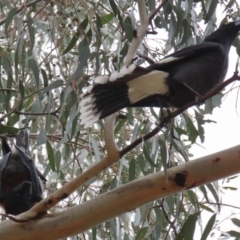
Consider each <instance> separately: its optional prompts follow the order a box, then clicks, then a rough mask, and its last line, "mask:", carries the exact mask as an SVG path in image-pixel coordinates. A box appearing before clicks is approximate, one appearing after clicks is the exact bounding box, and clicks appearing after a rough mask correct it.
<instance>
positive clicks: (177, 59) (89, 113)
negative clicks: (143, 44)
mask: <svg viewBox="0 0 240 240" xmlns="http://www.w3.org/2000/svg"><path fill="white" fill-rule="evenodd" d="M239 30H240V20H237V21H235V22H230V23H226V24H224V25H222V26H220V27H219V28H218V29H217V30H216V31H215V32H213V33H212V34H210V35H209V36H207V37H206V38H205V40H204V41H203V42H202V43H200V44H197V45H194V46H190V47H186V48H183V49H181V50H179V51H176V52H175V53H173V54H171V55H169V56H167V57H166V58H164V59H162V60H161V61H160V62H158V63H155V64H152V65H150V66H149V67H147V68H143V67H140V66H137V65H134V64H132V65H130V66H128V67H126V66H125V67H123V68H122V69H121V70H120V71H119V72H118V71H116V72H113V73H112V74H111V75H109V76H106V75H104V76H98V77H96V78H95V84H94V85H90V86H89V87H88V89H87V93H85V94H83V99H82V101H81V103H80V112H81V124H83V125H85V127H88V126H90V125H92V124H93V123H94V122H96V121H97V120H99V119H102V118H105V117H107V116H109V115H111V114H113V113H114V112H117V111H119V110H120V109H122V108H125V107H175V108H179V107H181V106H184V105H185V104H187V103H189V102H191V101H193V100H194V99H195V98H196V95H204V94H206V93H207V92H208V91H210V90H211V89H213V88H214V87H215V86H216V85H218V84H219V83H221V82H222V81H223V80H224V78H225V75H226V72H227V69H228V54H229V49H230V47H231V45H232V42H233V41H234V39H235V38H236V37H237V35H238V32H239Z"/></svg>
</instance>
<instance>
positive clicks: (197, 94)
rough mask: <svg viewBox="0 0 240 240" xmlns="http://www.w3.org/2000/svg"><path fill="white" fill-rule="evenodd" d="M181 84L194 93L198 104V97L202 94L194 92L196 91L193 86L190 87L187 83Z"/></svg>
mask: <svg viewBox="0 0 240 240" xmlns="http://www.w3.org/2000/svg"><path fill="white" fill-rule="evenodd" d="M183 85H184V86H185V87H187V88H188V89H189V90H190V91H191V92H193V93H194V95H195V101H196V102H197V103H198V104H201V102H200V101H199V99H200V98H201V97H202V95H201V94H199V93H198V92H196V91H195V90H194V89H193V88H191V87H190V86H189V85H188V84H186V83H183Z"/></svg>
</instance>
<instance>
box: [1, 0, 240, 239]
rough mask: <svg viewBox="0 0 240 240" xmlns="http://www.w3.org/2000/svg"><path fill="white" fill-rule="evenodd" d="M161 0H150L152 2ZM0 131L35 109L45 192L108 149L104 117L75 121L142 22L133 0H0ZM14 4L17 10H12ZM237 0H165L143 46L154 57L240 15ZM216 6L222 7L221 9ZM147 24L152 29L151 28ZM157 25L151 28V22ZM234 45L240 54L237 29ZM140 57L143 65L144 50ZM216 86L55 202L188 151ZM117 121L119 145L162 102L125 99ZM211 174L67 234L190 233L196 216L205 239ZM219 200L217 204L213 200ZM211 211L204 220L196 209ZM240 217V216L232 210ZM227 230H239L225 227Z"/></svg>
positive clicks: (10, 129) (150, 123)
mask: <svg viewBox="0 0 240 240" xmlns="http://www.w3.org/2000/svg"><path fill="white" fill-rule="evenodd" d="M157 4H158V3H157V1H155V0H148V1H146V6H147V9H148V12H151V11H153V10H154V9H155V8H156V5H157ZM0 8H1V18H2V20H3V21H2V22H1V23H0V24H1V27H0V41H1V47H0V61H1V65H0V68H1V69H0V74H1V78H0V101H1V104H0V112H1V115H0V120H1V126H0V129H1V131H0V133H1V134H5V135H7V136H8V137H11V136H13V134H15V133H16V129H15V128H17V127H18V128H19V127H21V126H22V125H21V124H20V123H23V122H24V121H26V119H31V121H32V122H31V135H30V137H31V149H32V152H33V153H34V155H35V159H36V161H37V164H38V166H39V168H40V169H41V170H42V171H44V175H45V176H47V178H48V194H50V193H51V192H53V191H54V190H56V189H57V188H60V187H61V186H62V185H63V184H64V183H65V182H67V181H70V180H71V179H73V178H74V177H75V176H76V175H78V174H80V173H81V172H82V171H84V170H86V169H88V168H89V167H90V166H91V165H92V164H93V163H95V162H97V161H100V160H101V158H102V157H103V156H104V154H105V153H106V152H105V148H104V145H105V143H104V140H103V131H102V130H103V125H102V122H99V123H97V124H94V126H93V127H92V128H90V129H83V127H82V126H80V125H79V122H78V120H79V108H78V105H79V101H80V94H81V93H82V92H84V91H86V87H87V86H89V85H90V84H92V82H93V78H94V77H95V76H97V75H98V74H109V73H110V72H111V71H113V70H114V69H115V68H117V69H119V68H120V67H121V66H122V64H123V59H124V57H125V56H126V54H127V50H128V47H129V45H130V43H131V40H132V38H133V33H134V30H136V29H138V28H139V20H138V18H139V16H138V11H137V4H136V2H134V1H132V0H126V1H114V0H109V1H105V0H103V1H90V0H89V1H88V0H80V1H75V0H72V1H68V0H61V1H34V2H30V3H27V4H26V3H25V1H15V2H14V1H6V0H3V1H1V2H0ZM18 10H19V11H18ZM239 12H240V9H239V4H238V3H237V0H231V1H229V2H226V1H216V0H202V1H199V0H189V1H187V0H185V1H184V0H182V1H181V0H169V1H167V2H166V3H165V4H164V6H163V8H161V9H160V11H159V12H158V13H157V15H156V17H155V18H154V20H153V21H152V24H153V29H154V31H157V32H158V35H156V36H155V35H151V34H149V35H148V37H147V38H146V39H145V40H144V42H143V43H142V44H141V46H140V48H139V53H140V54H139V55H140V56H143V55H144V56H147V57H148V58H151V59H153V60H154V61H158V60H159V59H161V58H162V57H164V56H165V55H167V54H169V53H170V52H172V51H174V50H176V49H178V48H181V47H184V46H188V45H191V44H196V43H198V42H200V41H201V40H202V39H203V38H204V37H205V36H206V35H208V34H209V33H211V32H212V31H214V29H215V28H216V26H217V25H219V23H220V22H225V21H227V20H234V19H236V18H237V17H239V15H240V13H239ZM217 13H220V14H217ZM149 30H150V31H152V29H150V28H149ZM153 33H154V32H153ZM234 45H235V46H236V50H237V52H238V54H240V44H239V39H238V40H236V41H235V43H234ZM135 62H136V63H137V64H142V65H143V66H146V65H147V64H148V63H147V58H146V57H139V58H138V59H137V60H136V61H135ZM222 96H223V95H220V94H219V95H217V96H215V97H214V98H212V99H210V100H209V101H208V102H207V103H206V104H205V105H202V106H197V107H194V108H193V109H190V110H188V111H186V112H185V113H183V114H182V115H181V116H180V117H177V118H175V119H174V121H172V122H170V123H169V124H168V125H167V126H166V129H164V131H162V132H160V133H159V134H157V135H156V136H154V137H153V138H151V139H150V140H148V141H146V142H144V143H143V144H142V145H138V146H137V147H136V148H135V149H134V150H133V151H131V152H129V153H127V154H126V155H125V156H124V157H123V158H122V160H121V162H119V163H118V164H115V165H113V166H111V167H110V168H108V169H106V170H105V171H104V172H102V173H99V176H98V177H97V178H95V179H92V180H90V181H89V182H88V183H87V184H85V185H84V186H83V187H81V189H79V190H78V191H77V192H75V193H74V194H72V195H71V196H70V197H69V198H68V199H67V200H65V201H64V202H61V203H60V204H59V205H58V206H57V207H56V208H55V209H52V211H59V208H67V207H71V206H74V205H76V204H79V203H81V202H84V201H87V200H89V199H91V198H93V197H95V196H97V195H98V194H100V193H103V192H106V191H109V190H110V189H113V188H116V187H118V186H119V185H121V184H124V183H126V182H129V181H132V180H133V179H136V178H138V177H140V176H142V175H147V174H149V173H154V172H157V171H160V170H164V171H166V169H167V168H169V167H172V166H176V165H178V164H181V163H182V162H184V161H189V156H190V152H189V149H190V147H191V145H192V144H193V143H195V142H196V139H197V138H198V137H199V138H200V140H201V141H202V142H203V141H204V123H205V122H206V121H209V120H207V119H206V118H205V117H204V115H205V114H206V113H211V112H212V110H213V108H214V107H217V106H219V105H220V103H221V97H222ZM122 114H124V115H126V119H119V120H118V121H117V123H116V127H115V136H116V143H117V145H118V146H119V148H120V149H123V148H124V147H125V146H126V145H128V144H129V143H131V142H133V141H134V140H135V139H136V138H137V137H140V136H143V135H145V134H147V133H149V132H150V131H151V129H152V128H153V127H154V126H155V125H157V124H158V123H159V115H160V112H159V109H140V108H139V109H127V110H124V111H122ZM219 192H220V189H219V187H218V185H217V184H216V183H215V184H214V183H212V184H208V185H206V186H201V187H200V188H197V189H195V190H188V191H186V192H183V193H181V194H176V195H173V196H168V197H166V198H164V199H158V200H156V201H154V202H151V203H148V204H146V205H144V206H142V207H141V208H139V209H136V210H134V211H132V212H129V213H126V214H124V215H121V216H119V217H117V218H115V219H111V220H109V221H108V222H106V223H102V224H101V225H99V226H96V227H95V228H93V229H91V230H89V231H87V232H85V233H83V234H79V235H78V236H76V238H74V237H72V239H126V240H127V239H175V238H176V236H177V238H176V239H193V236H194V232H195V229H197V228H198V230H199V224H200V225H201V226H202V230H199V231H202V232H203V236H202V238H201V239H207V236H210V233H211V231H212V229H213V228H214V227H216V226H217V222H216V214H215V212H216V211H218V209H217V208H215V207H214V205H212V204H211V203H217V204H221V203H220V202H221V201H220V199H219ZM216 207H217V205H216ZM203 211H208V212H210V213H211V214H212V217H211V218H210V219H209V221H208V223H207V224H205V223H203V222H201V221H202V220H201V219H202V212H203ZM232 222H233V224H235V225H237V226H238V227H239V220H238V219H236V218H234V219H232ZM228 236H235V237H236V239H237V237H239V234H238V233H237V232H236V231H229V232H228Z"/></svg>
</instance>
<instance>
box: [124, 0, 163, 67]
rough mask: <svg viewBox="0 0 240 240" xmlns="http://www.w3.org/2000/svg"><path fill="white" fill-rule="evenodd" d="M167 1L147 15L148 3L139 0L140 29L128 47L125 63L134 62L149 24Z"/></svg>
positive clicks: (126, 64)
mask: <svg viewBox="0 0 240 240" xmlns="http://www.w3.org/2000/svg"><path fill="white" fill-rule="evenodd" d="M166 2H167V0H163V1H162V3H161V4H160V5H159V6H158V7H157V8H156V10H155V11H153V12H152V13H151V14H150V15H149V16H148V15H147V10H146V3H145V0H137V3H138V11H139V17H140V26H141V27H140V29H139V31H138V33H137V36H134V37H133V40H132V43H131V45H130V47H129V49H128V52H127V55H126V58H125V61H124V65H125V66H129V65H130V64H131V63H132V60H133V58H134V57H135V55H136V53H137V50H138V47H139V45H140V44H141V43H142V41H143V39H144V38H145V36H146V35H147V33H148V25H149V23H150V22H151V20H152V19H153V18H154V16H155V15H156V14H157V13H158V11H159V10H160V9H161V8H162V6H163V5H164V4H165V3H166Z"/></svg>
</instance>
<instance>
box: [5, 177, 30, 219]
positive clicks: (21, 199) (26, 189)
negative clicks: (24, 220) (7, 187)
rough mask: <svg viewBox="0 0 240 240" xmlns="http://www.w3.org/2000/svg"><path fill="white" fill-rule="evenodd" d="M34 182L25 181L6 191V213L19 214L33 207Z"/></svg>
mask: <svg viewBox="0 0 240 240" xmlns="http://www.w3.org/2000/svg"><path fill="white" fill-rule="evenodd" d="M34 203H35V202H34V201H33V199H32V183H31V182H27V181H26V182H23V183H21V184H19V185H18V186H17V187H15V188H14V189H12V190H11V191H9V192H8V193H6V195H5V198H4V203H3V205H4V208H5V212H6V214H12V215H18V214H20V213H23V212H26V211H27V210H29V209H30V208H32V207H33V205H34Z"/></svg>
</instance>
